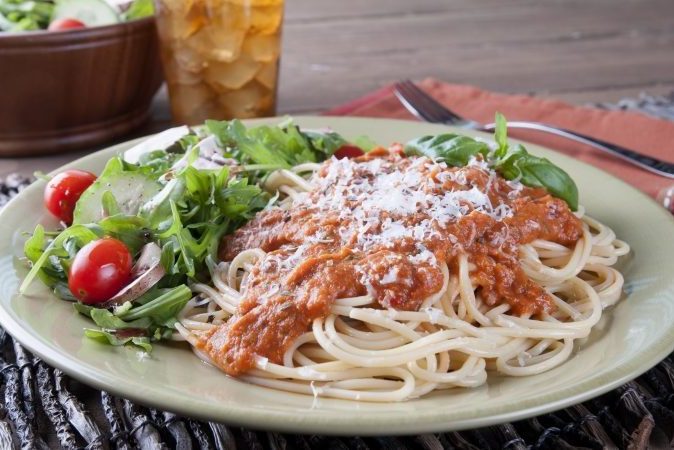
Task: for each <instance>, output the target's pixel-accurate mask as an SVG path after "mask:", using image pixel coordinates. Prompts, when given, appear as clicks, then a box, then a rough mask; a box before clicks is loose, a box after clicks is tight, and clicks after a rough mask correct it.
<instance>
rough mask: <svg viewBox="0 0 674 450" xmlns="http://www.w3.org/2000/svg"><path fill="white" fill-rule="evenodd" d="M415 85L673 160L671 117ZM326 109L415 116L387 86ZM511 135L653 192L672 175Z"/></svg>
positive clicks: (486, 116)
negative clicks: (655, 116)
mask: <svg viewBox="0 0 674 450" xmlns="http://www.w3.org/2000/svg"><path fill="white" fill-rule="evenodd" d="M419 86H420V87H421V88H422V89H424V90H425V91H426V92H428V93H429V94H430V95H431V96H433V97H434V98H435V99H437V100H438V101H439V102H440V103H443V104H445V105H446V106H448V107H449V108H450V109H452V110H453V111H455V112H456V113H457V114H459V115H462V116H463V117H466V118H468V119H472V120H476V121H478V122H493V119H494V113H495V112H496V111H500V112H502V113H503V114H504V115H505V116H506V117H507V118H508V120H513V121H515V120H529V121H536V122H543V123H547V124H550V125H556V126H559V127H563V128H568V129H570V130H573V131H577V132H580V133H583V134H586V135H588V136H593V137H596V138H599V139H602V140H605V141H607V142H613V143H615V144H618V145H621V146H623V147H626V148H629V149H632V150H635V151H638V152H640V153H643V154H645V155H650V156H653V157H656V158H659V159H663V160H665V161H671V162H674V122H671V121H667V120H661V119H656V118H652V117H649V116H647V115H644V114H641V113H635V112H626V111H606V110H601V109H596V108H588V107H581V106H573V105H570V104H568V103H564V102H561V101H558V100H549V99H542V98H538V97H531V96H527V95H506V94H499V93H495V92H489V91H484V90H481V89H479V88H476V87H473V86H466V85H459V84H448V83H443V82H441V81H438V80H435V79H426V80H424V81H422V82H421V83H420V84H419ZM325 114H326V115H349V116H362V117H389V118H398V119H411V120H416V119H415V118H414V116H412V115H411V114H410V113H409V112H407V110H405V108H404V107H403V106H402V105H401V104H400V102H398V100H397V99H396V97H395V96H394V95H393V88H392V86H386V87H384V88H382V89H380V90H378V91H376V92H373V93H371V94H369V95H366V96H365V97H362V98H360V99H357V100H355V101H353V102H350V103H348V104H345V105H342V106H339V107H337V108H335V109H332V110H330V111H327V112H325ZM509 134H510V135H512V136H513V137H516V138H518V139H523V140H525V141H529V142H533V143H536V144H540V145H544V146H546V147H549V148H552V149H555V150H558V151H560V152H563V153H566V154H567V155H569V156H572V157H574V158H577V159H580V160H583V161H585V162H587V163H589V164H591V165H593V166H595V167H599V168H601V169H603V170H605V171H606V172H609V173H611V174H613V175H615V176H617V177H619V178H622V179H623V180H625V181H626V182H627V183H629V184H631V185H633V186H635V187H637V188H639V189H641V190H642V191H644V192H646V193H647V194H649V195H651V196H653V197H655V196H656V195H657V194H658V192H659V191H660V190H661V189H663V188H664V187H668V186H672V185H674V180H672V179H669V178H665V177H662V176H659V175H655V174H651V173H650V172H647V171H645V170H643V169H640V168H637V167H635V166H632V165H630V164H628V163H626V162H624V161H622V160H620V159H618V158H616V157H614V156H610V155H608V154H606V153H604V152H602V151H600V150H597V149H594V148H592V147H587V146H585V145H582V144H578V143H575V142H572V141H569V140H566V139H563V138H558V137H555V136H551V135H548V134H545V133H540V132H531V131H525V130H517V131H516V130H513V131H512V132H510V133H509Z"/></svg>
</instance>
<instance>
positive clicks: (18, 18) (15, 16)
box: [0, 0, 54, 31]
mask: <svg viewBox="0 0 674 450" xmlns="http://www.w3.org/2000/svg"><path fill="white" fill-rule="evenodd" d="M53 11H54V3H53V2H52V1H47V0H33V1H25V0H0V31H30V30H44V29H46V28H47V27H48V26H49V22H50V21H51V16H52V13H53Z"/></svg>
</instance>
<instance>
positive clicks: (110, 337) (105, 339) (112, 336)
mask: <svg viewBox="0 0 674 450" xmlns="http://www.w3.org/2000/svg"><path fill="white" fill-rule="evenodd" d="M84 335H85V336H86V337H88V338H89V339H93V340H95V341H98V342H100V343H101V344H108V345H114V346H122V345H126V344H133V345H135V346H136V347H140V348H141V349H143V350H145V352H146V353H150V352H151V351H152V344H150V338H149V337H147V336H124V335H120V336H118V335H117V333H114V332H110V331H104V330H95V329H92V328H85V329H84Z"/></svg>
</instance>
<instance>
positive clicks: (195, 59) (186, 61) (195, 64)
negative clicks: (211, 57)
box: [172, 43, 206, 73]
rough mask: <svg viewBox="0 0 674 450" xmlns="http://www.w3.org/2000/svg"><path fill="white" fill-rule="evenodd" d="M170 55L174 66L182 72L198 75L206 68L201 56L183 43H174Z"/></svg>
mask: <svg viewBox="0 0 674 450" xmlns="http://www.w3.org/2000/svg"><path fill="white" fill-rule="evenodd" d="M172 54H173V59H174V60H175V62H176V65H177V66H178V67H179V68H180V69H182V70H185V71H188V72H193V73H198V72H201V71H202V70H203V69H204V67H205V66H206V61H204V57H203V55H201V54H200V53H199V52H198V51H197V50H195V49H194V48H192V47H191V46H188V45H186V44H185V43H176V45H175V46H174V47H173V50H172Z"/></svg>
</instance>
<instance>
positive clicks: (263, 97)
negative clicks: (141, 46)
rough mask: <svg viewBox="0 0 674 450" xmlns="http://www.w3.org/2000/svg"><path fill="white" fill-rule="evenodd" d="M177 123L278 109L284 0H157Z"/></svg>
mask: <svg viewBox="0 0 674 450" xmlns="http://www.w3.org/2000/svg"><path fill="white" fill-rule="evenodd" d="M155 6H156V11H157V29H158V31H159V40H160V43H161V59H162V63H163V66H164V74H165V76H166V82H167V85H168V90H169V98H170V102H171V111H172V113H173V119H174V120H175V121H176V122H179V123H184V124H188V125H197V124H201V123H203V121H204V120H206V119H233V118H240V119H245V118H250V117H264V116H272V115H274V114H275V112H276V91H277V85H278V66H279V59H280V54H281V28H282V22H283V0H155Z"/></svg>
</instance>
